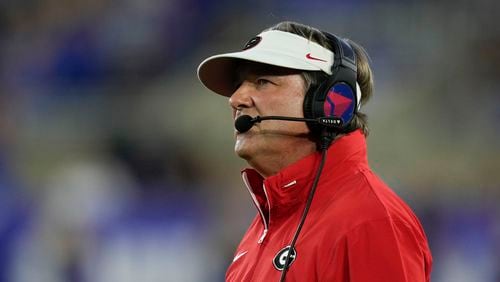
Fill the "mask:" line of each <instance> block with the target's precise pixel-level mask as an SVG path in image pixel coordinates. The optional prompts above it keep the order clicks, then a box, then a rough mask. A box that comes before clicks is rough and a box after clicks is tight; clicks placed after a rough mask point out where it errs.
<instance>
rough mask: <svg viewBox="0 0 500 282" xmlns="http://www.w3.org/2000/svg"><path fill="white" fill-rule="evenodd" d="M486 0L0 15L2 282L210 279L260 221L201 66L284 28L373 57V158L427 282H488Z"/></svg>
mask: <svg viewBox="0 0 500 282" xmlns="http://www.w3.org/2000/svg"><path fill="white" fill-rule="evenodd" d="M499 11H500V4H498V3H497V2H495V1H487V0H481V1H465V0H459V1H449V0H448V1H438V2H435V1H377V2H374V1H368V0H356V1H342V2H341V1H320V0H314V1H305V0H291V1H290V0H289V1H286V0H276V1H264V0H260V1H250V0H244V1H228V0H223V1H210V0H182V1H181V0H168V1H158V0H145V1H138V0H126V1H121V2H119V3H118V2H116V1H109V0H99V1H97V0H87V1H61V0H43V1H32V0H21V1H13V0H4V1H1V2H0V282H3V281H8V282H24V281H26V282H29V281H40V282H44V281H47V282H59V281H69V282H73V281H74V282H86V281H97V282H98V281H120V282H121V281H124V282H126V281H144V282H150V281H151V282H155V281H222V280H223V279H224V272H225V269H226V267H227V266H228V264H229V263H230V261H231V259H232V256H233V250H234V249H235V247H236V244H237V243H238V240H239V239H240V236H241V235H242V234H243V232H244V231H245V228H246V227H247V225H248V223H249V221H250V219H251V218H252V217H253V215H254V213H255V209H254V207H253V206H252V204H251V201H250V198H249V196H248V195H247V192H246V189H245V188H244V187H243V184H242V182H241V181H240V176H239V171H240V169H241V168H243V167H245V164H244V163H243V162H242V161H241V160H238V159H237V157H236V156H235V155H234V154H233V152H232V146H233V140H232V132H233V129H232V120H231V115H230V111H229V109H228V106H227V101H226V100H225V99H224V98H223V97H218V96H216V95H211V94H209V91H208V90H207V89H204V88H203V87H202V86H201V85H200V83H198V81H197V78H196V67H197V65H198V63H199V62H201V60H202V59H203V58H205V57H207V56H209V55H212V54H214V53H216V52H222V51H230V50H235V49H240V48H241V47H243V45H244V44H245V42H246V41H247V40H248V39H249V38H250V37H252V36H253V35H254V34H257V33H258V32H260V31H261V30H262V29H264V28H266V27H268V26H270V25H273V24H274V23H277V22H279V21H283V20H294V21H299V22H303V23H306V24H310V25H313V26H317V27H319V28H322V29H325V30H328V31H330V32H333V33H336V34H339V35H342V36H346V37H349V38H351V39H353V40H354V41H356V42H359V43H360V44H361V45H363V46H364V47H365V48H366V49H367V51H368V53H369V54H370V56H371V59H372V67H373V71H374V75H375V93H374V97H373V99H372V101H370V102H369V103H368V105H367V106H366V108H365V109H363V110H364V111H365V112H366V113H367V114H368V116H369V123H370V128H371V133H370V136H369V138H368V144H369V160H370V163H371V164H372V166H373V167H374V168H375V170H376V171H377V172H378V173H379V174H380V175H381V177H382V178H383V179H384V180H386V182H388V183H389V184H390V186H392V187H393V188H394V190H395V191H396V193H397V194H399V195H400V196H401V197H402V198H403V199H405V200H406V201H407V202H408V203H409V204H410V206H412V208H413V209H414V210H415V212H416V213H417V215H418V216H419V217H420V219H421V221H422V223H423V225H424V229H425V230H426V233H427V236H428V238H429V242H430V245H431V250H432V252H433V256H434V270H433V281H435V282H445V281H454V282H462V281H464V282H466V281H484V282H498V281H500V205H499V204H498V203H499V202H500V173H499V171H500V149H499V147H498V144H499V143H500V125H499V124H500V107H499V106H498V105H499V104H500V96H499V95H498V93H500V68H498V66H499V65H500V25H498V24H497V23H496V17H497V16H498V12H499Z"/></svg>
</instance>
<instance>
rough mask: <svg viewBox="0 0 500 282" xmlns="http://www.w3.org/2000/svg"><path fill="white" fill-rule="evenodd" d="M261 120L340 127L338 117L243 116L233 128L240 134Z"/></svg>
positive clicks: (340, 122) (340, 120) (340, 121)
mask: <svg viewBox="0 0 500 282" xmlns="http://www.w3.org/2000/svg"><path fill="white" fill-rule="evenodd" d="M263 120H285V121H301V122H309V123H317V124H320V125H323V126H325V127H330V128H335V127H338V128H340V127H342V119H341V118H338V117H320V118H315V119H314V118H298V117H284V116H263V117H261V116H256V117H254V118H252V117H251V116H249V115H243V116H240V117H238V118H237V119H236V121H235V122H234V128H236V130H238V132H240V133H244V132H247V131H248V130H250V128H252V126H254V125H255V124H256V123H259V122H261V121H263Z"/></svg>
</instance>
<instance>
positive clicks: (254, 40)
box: [243, 36, 262, 50]
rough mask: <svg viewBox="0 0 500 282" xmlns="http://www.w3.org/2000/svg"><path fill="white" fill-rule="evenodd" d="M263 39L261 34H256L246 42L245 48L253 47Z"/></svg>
mask: <svg viewBox="0 0 500 282" xmlns="http://www.w3.org/2000/svg"><path fill="white" fill-rule="evenodd" d="M261 40H262V37H260V36H255V37H254V38H252V39H250V40H248V42H247V44H245V47H243V50H248V49H250V48H253V47H255V46H257V44H259V42H260V41H261Z"/></svg>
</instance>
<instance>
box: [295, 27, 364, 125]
mask: <svg viewBox="0 0 500 282" xmlns="http://www.w3.org/2000/svg"><path fill="white" fill-rule="evenodd" d="M322 33H323V35H324V36H325V37H326V39H327V40H328V41H329V42H330V44H331V46H332V48H333V50H332V51H333V53H334V59H333V64H332V67H331V71H332V74H331V75H329V76H328V77H327V78H326V79H325V80H324V81H323V82H321V83H320V84H319V85H317V86H313V87H310V89H309V90H308V92H307V93H306V95H305V98H304V117H305V118H309V119H318V118H322V117H328V118H335V119H340V120H341V121H342V122H341V124H339V125H338V126H335V127H325V126H324V125H321V124H319V123H317V122H316V123H315V122H307V125H308V127H309V129H310V130H311V131H312V132H313V133H315V134H318V133H321V132H323V131H325V130H328V131H329V132H331V133H333V134H338V133H346V132H350V131H352V130H354V127H353V125H352V120H353V119H354V116H355V115H356V113H357V110H358V104H359V102H360V101H357V87H356V81H357V64H356V53H355V52H354V49H353V48H352V46H351V45H350V44H349V43H348V42H347V41H346V40H344V39H342V38H340V37H338V36H336V35H333V34H331V33H328V32H324V31H322Z"/></svg>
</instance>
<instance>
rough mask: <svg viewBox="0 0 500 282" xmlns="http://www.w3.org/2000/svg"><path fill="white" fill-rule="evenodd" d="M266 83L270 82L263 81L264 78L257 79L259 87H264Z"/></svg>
mask: <svg viewBox="0 0 500 282" xmlns="http://www.w3.org/2000/svg"><path fill="white" fill-rule="evenodd" d="M268 83H271V81H269V80H267V79H264V78H259V79H257V84H258V85H261V86H262V85H266V84H268Z"/></svg>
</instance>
